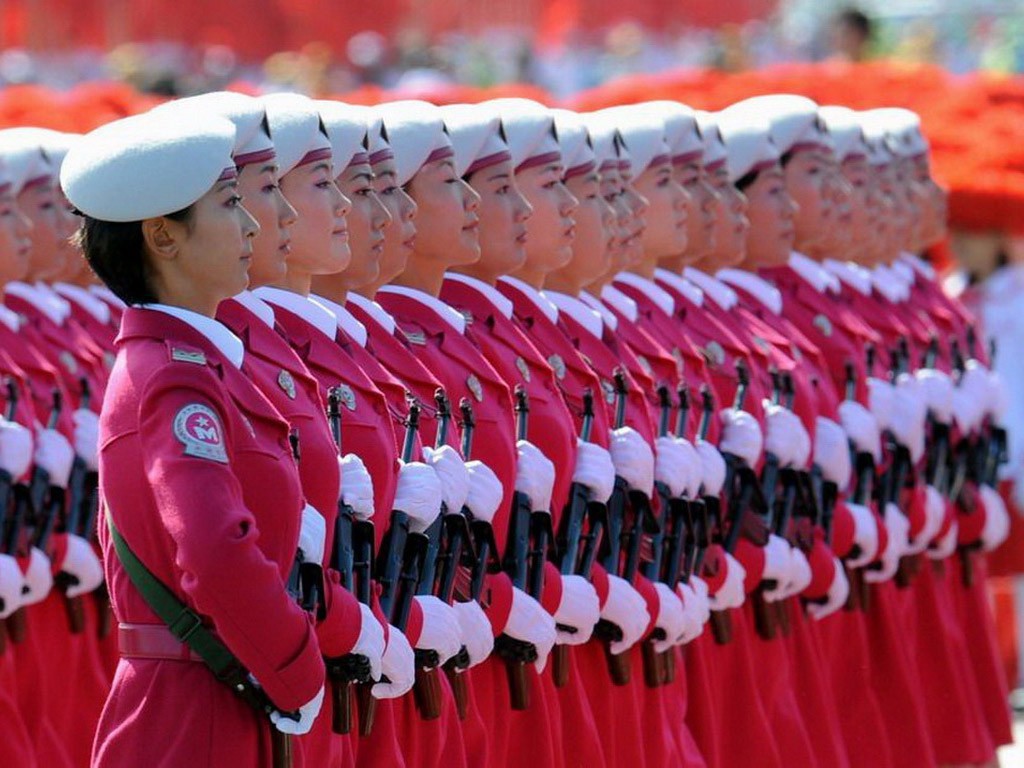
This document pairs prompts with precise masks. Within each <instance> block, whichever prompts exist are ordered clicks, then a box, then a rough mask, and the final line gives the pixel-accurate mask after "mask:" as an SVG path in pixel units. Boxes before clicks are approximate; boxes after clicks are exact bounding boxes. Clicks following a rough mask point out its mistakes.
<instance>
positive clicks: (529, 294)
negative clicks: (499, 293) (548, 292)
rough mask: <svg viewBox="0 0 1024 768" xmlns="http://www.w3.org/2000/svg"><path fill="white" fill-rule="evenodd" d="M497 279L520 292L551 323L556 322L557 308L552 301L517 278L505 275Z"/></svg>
mask: <svg viewBox="0 0 1024 768" xmlns="http://www.w3.org/2000/svg"><path fill="white" fill-rule="evenodd" d="M498 279H499V280H501V281H502V282H503V283H508V284H509V285H511V286H512V287H513V288H515V289H516V290H518V291H520V292H521V293H522V294H523V295H524V296H526V298H528V299H529V300H530V301H532V302H533V303H534V304H535V305H536V306H537V309H539V310H540V311H541V312H543V313H544V316H545V317H547V319H548V320H550V321H551V322H552V323H557V322H558V307H557V306H555V304H554V303H553V302H552V301H550V300H549V299H548V298H547V296H545V295H544V294H543V293H541V292H540V291H538V290H537V289H536V288H534V287H533V286H532V285H530V284H529V283H526V282H523V281H522V280H520V279H519V278H518V277H512V276H511V275H505V276H504V277H499V278H498Z"/></svg>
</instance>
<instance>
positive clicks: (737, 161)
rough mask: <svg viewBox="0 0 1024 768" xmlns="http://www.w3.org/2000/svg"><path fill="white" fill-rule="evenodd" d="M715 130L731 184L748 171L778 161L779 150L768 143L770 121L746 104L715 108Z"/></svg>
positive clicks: (769, 141)
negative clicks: (718, 136) (720, 136)
mask: <svg viewBox="0 0 1024 768" xmlns="http://www.w3.org/2000/svg"><path fill="white" fill-rule="evenodd" d="M718 130H719V132H720V133H721V134H722V141H723V142H724V143H725V151H726V153H727V157H726V167H727V168H728V169H729V180H730V181H731V182H732V183H733V184H735V183H736V182H737V181H739V180H740V179H742V178H743V177H744V176H746V175H747V174H748V173H753V172H755V171H760V170H762V169H763V168H765V167H767V166H769V165H773V164H774V163H776V162H778V160H779V150H778V149H777V148H776V147H775V144H774V143H772V137H771V125H770V124H769V123H768V120H767V119H765V118H759V117H757V116H756V115H754V114H751V112H750V110H749V109H747V108H746V107H744V108H738V107H737V105H733V106H731V107H728V108H726V109H723V110H722V111H721V112H719V113H718Z"/></svg>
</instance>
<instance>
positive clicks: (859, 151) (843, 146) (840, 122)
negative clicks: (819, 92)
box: [818, 106, 868, 163]
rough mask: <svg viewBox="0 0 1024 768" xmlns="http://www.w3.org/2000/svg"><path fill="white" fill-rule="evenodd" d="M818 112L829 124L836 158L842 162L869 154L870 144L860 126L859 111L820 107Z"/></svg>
mask: <svg viewBox="0 0 1024 768" xmlns="http://www.w3.org/2000/svg"><path fill="white" fill-rule="evenodd" d="M818 114H819V115H821V119H822V120H824V121H825V125H827V126H828V132H829V135H830V136H831V137H832V143H833V145H834V147H835V153H836V159H837V160H838V161H839V162H840V163H841V162H843V161H844V160H850V159H853V158H857V157H863V158H866V157H867V156H868V145H867V143H866V142H865V141H864V131H863V129H862V128H861V127H860V121H859V120H858V119H857V113H856V112H854V111H853V110H852V109H848V108H847V107H835V106H829V107H820V108H819V109H818Z"/></svg>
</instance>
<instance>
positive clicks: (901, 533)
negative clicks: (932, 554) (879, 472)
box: [864, 502, 910, 584]
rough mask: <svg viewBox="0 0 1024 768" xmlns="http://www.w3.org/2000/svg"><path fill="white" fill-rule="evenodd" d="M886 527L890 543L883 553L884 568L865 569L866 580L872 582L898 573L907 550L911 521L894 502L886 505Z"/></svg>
mask: <svg viewBox="0 0 1024 768" xmlns="http://www.w3.org/2000/svg"><path fill="white" fill-rule="evenodd" d="M884 518H885V529H886V531H888V533H889V544H888V546H887V547H886V548H885V552H883V553H882V568H881V569H880V570H877V571H875V570H870V569H869V570H866V571H864V581H867V582H868V583H870V584H878V583H881V582H883V581H888V580H889V579H891V578H892V577H893V576H895V575H896V570H897V569H898V568H899V565H900V558H901V557H903V555H904V553H906V551H907V534H908V532H909V530H910V523H909V522H908V520H907V518H906V516H905V515H904V514H903V513H902V512H900V510H899V507H897V506H896V505H895V504H893V503H892V502H886V505H885V515H884Z"/></svg>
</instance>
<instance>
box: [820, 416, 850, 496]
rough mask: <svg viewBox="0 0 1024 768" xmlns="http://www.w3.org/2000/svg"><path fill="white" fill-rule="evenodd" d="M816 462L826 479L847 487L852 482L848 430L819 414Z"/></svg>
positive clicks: (841, 486)
mask: <svg viewBox="0 0 1024 768" xmlns="http://www.w3.org/2000/svg"><path fill="white" fill-rule="evenodd" d="M814 463H815V464H817V465H818V466H820V467H821V474H822V477H824V478H825V480H828V481H830V482H833V483H835V484H836V485H838V486H839V487H840V488H845V487H846V486H847V485H848V484H849V482H850V473H851V472H852V471H853V470H852V467H851V466H850V441H849V440H848V439H847V437H846V430H845V429H843V428H842V427H841V426H839V425H838V424H836V423H835V422H834V421H832V419H826V418H824V417H822V416H819V417H818V418H817V419H816V421H815V429H814Z"/></svg>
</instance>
